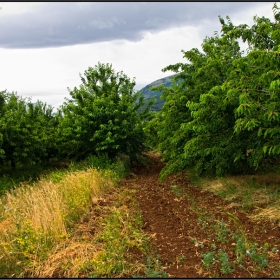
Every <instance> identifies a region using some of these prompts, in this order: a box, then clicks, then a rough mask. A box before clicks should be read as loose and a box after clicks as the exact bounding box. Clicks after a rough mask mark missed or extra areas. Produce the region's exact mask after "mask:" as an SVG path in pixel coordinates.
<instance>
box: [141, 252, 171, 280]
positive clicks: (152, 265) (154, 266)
mask: <svg viewBox="0 0 280 280" xmlns="http://www.w3.org/2000/svg"><path fill="white" fill-rule="evenodd" d="M144 273H145V275H146V277H147V278H168V274H167V273H166V272H165V271H164V270H162V269H161V263H160V255H157V257H156V260H155V261H154V262H153V261H152V259H151V258H150V257H148V258H147V269H146V270H145V271H144Z"/></svg>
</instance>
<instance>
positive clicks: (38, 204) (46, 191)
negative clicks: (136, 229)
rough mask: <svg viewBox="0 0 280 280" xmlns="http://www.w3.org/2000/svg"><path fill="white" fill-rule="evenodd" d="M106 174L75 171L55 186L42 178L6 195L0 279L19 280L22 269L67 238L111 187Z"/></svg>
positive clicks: (1, 206)
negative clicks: (95, 202) (93, 204)
mask: <svg viewBox="0 0 280 280" xmlns="http://www.w3.org/2000/svg"><path fill="white" fill-rule="evenodd" d="M106 172H107V173H106ZM106 172H105V173H103V174H102V175H101V174H100V173H99V172H98V171H96V170H95V169H88V170H86V171H77V172H73V173H69V174H67V175H66V176H65V177H64V178H63V179H62V180H61V181H60V182H58V183H56V184H54V183H52V181H50V180H47V179H42V180H40V181H39V182H37V183H36V184H33V185H22V186H21V187H19V188H17V189H16V190H13V191H11V192H8V193H6V195H5V196H4V197H3V198H2V199H1V201H0V209H1V210H2V211H1V212H2V215H1V218H0V276H2V277H14V276H18V277H21V276H22V275H21V274H20V272H19V271H22V267H23V266H26V264H27V263H28V266H30V267H33V266H34V264H35V263H38V262H40V260H41V259H43V258H46V257H47V255H48V253H49V252H50V251H52V250H53V247H54V246H55V245H56V244H58V243H59V242H61V241H63V240H64V239H67V238H68V237H69V229H70V228H71V226H73V224H74V223H75V222H76V221H78V220H79V219H80V217H81V216H82V215H84V214H85V213H87V212H88V211H89V208H90V206H91V205H92V201H93V200H96V198H98V197H99V196H101V195H102V194H103V193H104V192H105V191H106V190H108V189H109V188H110V187H111V186H112V185H113V182H112V181H111V180H110V176H111V177H112V174H113V173H112V172H110V171H106ZM76 245H77V244H76ZM73 246H74V244H73ZM77 246H78V245H77ZM68 250H70V249H69V248H68ZM82 250H84V249H82ZM87 251H88V250H87Z"/></svg>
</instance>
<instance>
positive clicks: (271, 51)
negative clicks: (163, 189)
mask: <svg viewBox="0 0 280 280" xmlns="http://www.w3.org/2000/svg"><path fill="white" fill-rule="evenodd" d="M278 10H279V9H278V7H277V5H276V4H275V5H274V6H273V11H274V17H275V22H272V21H270V20H269V19H267V18H264V17H262V18H259V17H255V18H254V24H253V26H251V27H249V26H248V25H246V24H241V25H238V26H234V25H233V23H232V22H231V21H230V18H229V17H227V18H226V20H224V19H222V18H221V17H219V20H220V22H221V25H222V28H221V35H219V34H218V32H215V33H214V36H213V37H206V38H205V39H204V41H203V44H202V49H203V52H200V51H199V50H198V49H192V50H189V51H186V52H184V57H185V58H187V59H188V63H185V64H183V63H178V64H175V65H170V66H167V67H166V68H164V69H163V71H166V70H171V71H174V72H176V73H178V74H177V75H176V78H177V79H181V83H180V85H179V86H177V87H176V86H175V83H174V82H173V84H172V85H171V87H170V88H167V89H165V91H164V93H163V98H164V99H165V100H166V103H165V104H164V106H163V108H162V111H161V112H160V113H159V114H158V115H157V116H156V120H154V121H153V122H154V125H156V126H157V133H156V134H155V132H154V135H156V138H155V137H154V142H157V147H158V148H159V149H160V151H161V152H162V153H163V156H164V159H165V160H167V161H168V162H167V164H166V167H165V168H164V169H163V171H162V173H161V174H162V178H164V177H166V176H167V175H168V174H169V173H172V172H178V171H180V170H182V169H184V168H186V167H187V166H192V165H194V166H195V168H196V170H197V171H198V173H201V172H203V171H206V170H210V171H215V172H216V174H217V175H219V176H220V175H223V174H224V173H226V172H233V173H240V172H246V171H248V170H249V169H253V168H254V169H257V168H260V167H261V166H263V165H264V164H268V162H270V163H273V162H274V161H275V160H276V159H277V156H278V154H279V152H280V148H279V147H280V145H279V142H280V129H279V121H280V99H279V96H280V95H279V93H280V79H279V73H280V72H279V69H280V36H279V34H280V33H279V13H278ZM240 39H242V40H243V42H247V43H248V45H249V48H248V50H247V54H246V55H244V53H243V52H241V51H240V47H239V41H240ZM248 151H250V152H248Z"/></svg>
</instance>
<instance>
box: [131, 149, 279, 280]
mask: <svg viewBox="0 0 280 280" xmlns="http://www.w3.org/2000/svg"><path fill="white" fill-rule="evenodd" d="M149 157H150V159H151V161H152V163H151V164H150V165H149V167H144V166H138V167H137V168H135V169H134V170H133V173H134V175H133V176H130V177H128V178H127V179H126V181H127V185H130V186H131V187H134V188H136V189H137V199H138V202H139V205H140V208H141V213H142V218H143V223H144V226H143V229H144V231H145V232H147V233H149V234H150V235H151V236H152V243H153V244H154V245H155V248H156V250H157V253H158V254H159V255H160V256H161V263H162V265H163V268H164V270H165V271H166V272H167V273H168V274H169V275H170V276H171V277H176V278H181V277H182V278H197V277H202V276H205V274H204V275H203V274H202V258H201V248H199V246H198V243H195V242H194V240H202V241H205V242H206V241H207V242H208V243H209V242H210V241H211V242H212V241H213V242H214V240H209V238H213V237H211V236H210V232H207V231H205V232H204V231H203V230H201V227H200V225H199V224H198V214H197V213H198V212H197V211H193V207H198V208H199V209H202V210H203V209H204V210H203V211H205V213H209V215H214V216H215V217H216V219H220V218H221V219H224V220H225V221H226V220H227V218H228V216H227V215H228V213H229V212H232V213H233V215H236V216H237V217H238V219H239V220H240V222H241V223H242V225H243V226H244V229H245V231H246V234H248V236H249V237H250V236H251V237H252V238H253V237H254V238H259V241H260V242H262V241H264V240H266V239H267V238H272V237H274V238H279V239H280V231H279V229H271V227H270V226H269V225H268V224H266V225H265V226H266V228H267V232H266V233H265V234H263V233H261V232H260V231H259V230H257V229H256V224H253V223H252V221H251V220H249V219H248V218H247V217H246V215H245V214H244V213H243V212H239V211H236V209H228V208H227V204H226V202H225V201H223V200H222V199H221V198H219V197H217V196H215V195H214V194H212V193H210V192H207V191H203V190H201V189H199V188H197V187H195V186H193V185H192V184H191V182H190V181H189V180H188V179H187V176H186V174H184V175H183V176H182V174H181V175H178V176H175V175H174V176H169V177H168V179H166V180H165V181H164V182H161V183H160V182H159V181H158V179H159V173H160V171H161V169H162V168H163V167H164V163H162V162H161V160H160V157H159V155H157V154H156V153H149ZM178 185H180V186H183V189H184V192H185V194H187V195H185V196H180V195H179V196H178V194H175V192H174V191H172V189H173V190H174V188H176V186H178ZM194 203H195V205H194ZM225 209H227V211H225ZM225 212H227V214H226V213H225ZM228 223H229V224H230V223H231V221H228ZM230 225H231V226H232V227H234V226H235V225H234V223H233V222H232V223H231V224H230ZM269 228H270V230H269ZM227 246H229V247H230V246H231V244H228V245H227ZM229 250H230V248H229ZM249 265H250V264H249V263H248V266H249ZM218 276H219V275H218ZM220 276H221V277H223V276H222V275H220ZM251 276H252V274H251V273H250V271H249V269H248V271H247V270H246V269H239V268H236V269H235V271H234V272H233V273H229V274H228V275H226V277H251ZM256 276H257V277H269V276H270V273H269V271H268V272H266V271H265V270H264V271H262V272H259V273H258V274H256Z"/></svg>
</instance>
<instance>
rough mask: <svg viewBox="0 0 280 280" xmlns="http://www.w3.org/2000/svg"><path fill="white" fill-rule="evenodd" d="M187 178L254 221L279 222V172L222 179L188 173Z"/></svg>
mask: <svg viewBox="0 0 280 280" xmlns="http://www.w3.org/2000/svg"><path fill="white" fill-rule="evenodd" d="M189 176H190V178H191V180H192V182H193V183H195V184H196V185H197V186H199V187H201V188H203V189H206V190H209V191H211V192H213V193H215V194H217V195H219V196H220V197H222V198H223V199H225V200H226V201H228V202H230V204H229V207H234V208H238V209H241V210H244V211H246V212H247V213H248V215H249V216H250V217H251V218H253V219H255V220H259V219H268V220H271V221H272V222H275V223H276V224H278V225H279V222H280V207H279V205H280V172H279V171H277V170H276V171H275V172H273V173H265V174H261V173H259V174H255V175H235V176H229V175H228V176H225V177H222V178H217V177H212V176H202V177H198V176H196V175H195V173H194V172H193V171H192V170H190V171H189Z"/></svg>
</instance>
